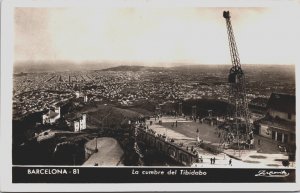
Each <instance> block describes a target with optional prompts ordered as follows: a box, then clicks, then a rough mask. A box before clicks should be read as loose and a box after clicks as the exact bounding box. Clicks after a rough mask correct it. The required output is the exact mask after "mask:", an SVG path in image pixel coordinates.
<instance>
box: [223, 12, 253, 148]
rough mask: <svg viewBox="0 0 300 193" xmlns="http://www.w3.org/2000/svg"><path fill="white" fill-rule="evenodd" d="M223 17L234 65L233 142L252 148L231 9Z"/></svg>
mask: <svg viewBox="0 0 300 193" xmlns="http://www.w3.org/2000/svg"><path fill="white" fill-rule="evenodd" d="M223 17H224V18H225V20H226V26H227V33H228V40H229V48H230V56H231V61H232V67H231V68H230V71H229V75H228V82H229V84H230V90H229V102H230V103H231V104H233V105H234V107H235V109H234V112H233V114H232V118H233V124H232V126H231V132H233V133H235V136H234V137H233V142H234V143H237V145H238V147H239V148H240V145H241V144H245V145H248V146H249V148H250V144H253V143H254V139H253V131H252V127H253V126H252V125H251V124H250V116H249V110H248V103H247V97H246V88H245V76H244V72H243V70H242V66H241V63H240V58H239V54H238V50H237V46H236V42H235V38H234V34H233V29H232V25H231V20H230V14H229V11H224V12H223Z"/></svg>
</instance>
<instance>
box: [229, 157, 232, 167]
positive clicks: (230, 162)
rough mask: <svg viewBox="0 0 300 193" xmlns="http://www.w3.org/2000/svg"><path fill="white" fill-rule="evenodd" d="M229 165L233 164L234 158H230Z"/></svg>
mask: <svg viewBox="0 0 300 193" xmlns="http://www.w3.org/2000/svg"><path fill="white" fill-rule="evenodd" d="M229 165H230V166H232V159H231V158H230V159H229Z"/></svg>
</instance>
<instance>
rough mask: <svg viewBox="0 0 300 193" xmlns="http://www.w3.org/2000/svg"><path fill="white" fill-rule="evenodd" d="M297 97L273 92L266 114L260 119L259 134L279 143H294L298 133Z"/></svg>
mask: <svg viewBox="0 0 300 193" xmlns="http://www.w3.org/2000/svg"><path fill="white" fill-rule="evenodd" d="M295 105H296V97H295V96H294V95H287V94H277V93H272V94H271V96H270V98H269V100H268V103H267V107H266V109H267V110H266V111H267V113H266V116H265V117H264V118H262V119H260V120H258V124H259V126H260V127H259V135H261V136H263V137H267V138H270V139H272V140H273V141H274V142H277V143H279V144H286V145H287V144H289V145H291V144H294V143H295V133H296V106H295Z"/></svg>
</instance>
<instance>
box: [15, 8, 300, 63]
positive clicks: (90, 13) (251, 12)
mask: <svg viewBox="0 0 300 193" xmlns="http://www.w3.org/2000/svg"><path fill="white" fill-rule="evenodd" d="M224 9H225V10H230V11H231V15H232V24H233V30H234V34H235V37H236V42H237V45H238V50H239V54H240V59H241V63H244V64H293V63H295V56H296V51H297V50H296V49H293V48H294V47H295V46H294V44H295V40H296V39H297V36H296V35H297V34H300V33H299V32H300V31H299V29H297V28H296V27H295V11H294V10H293V9H289V8H288V7H284V8H279V7H277V8H201V7H200V8H199V7H169V8H162V7H160V8H159V7H157V8H142V7H131V8H120V7H119V8H117V7H84V8H79V7H71V8H16V9H15V60H16V61H59V60H67V61H71V62H75V63H81V62H85V61H89V62H102V61H124V62H146V63H174V62H187V63H195V64H225V63H231V61H230V53H229V47H228V39H227V29H226V23H225V19H224V18H223V17H222V12H223V10H224Z"/></svg>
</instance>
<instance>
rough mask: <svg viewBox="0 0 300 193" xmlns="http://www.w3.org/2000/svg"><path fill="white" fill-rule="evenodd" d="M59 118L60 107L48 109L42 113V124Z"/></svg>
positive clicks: (53, 121)
mask: <svg viewBox="0 0 300 193" xmlns="http://www.w3.org/2000/svg"><path fill="white" fill-rule="evenodd" d="M59 118H60V107H55V108H54V109H49V111H48V112H47V113H46V114H43V116H42V119H43V124H53V123H55V122H56V121H57V120H58V119H59Z"/></svg>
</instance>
